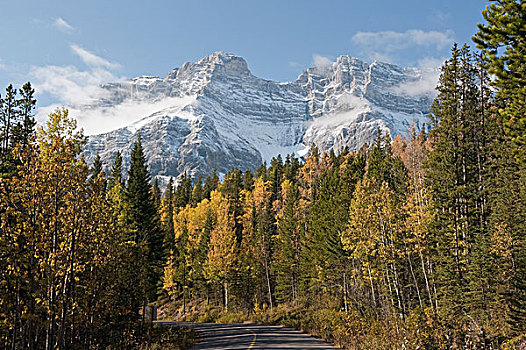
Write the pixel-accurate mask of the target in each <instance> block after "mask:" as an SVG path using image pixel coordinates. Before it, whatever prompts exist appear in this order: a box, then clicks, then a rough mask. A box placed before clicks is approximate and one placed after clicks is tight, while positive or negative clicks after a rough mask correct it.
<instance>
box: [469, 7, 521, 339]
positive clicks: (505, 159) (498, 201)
mask: <svg viewBox="0 0 526 350" xmlns="http://www.w3.org/2000/svg"><path fill="white" fill-rule="evenodd" d="M482 14H483V16H484V19H485V20H486V22H487V23H481V24H479V25H478V27H479V30H478V32H477V33H476V35H475V36H474V37H473V40H474V41H475V43H476V44H477V47H478V48H479V49H481V50H482V53H483V54H484V66H485V67H487V68H488V72H489V73H490V74H493V75H494V76H495V79H494V80H492V85H493V86H494V87H495V88H496V101H495V105H496V109H495V110H494V111H493V114H494V115H495V117H496V120H497V124H500V125H497V127H496V131H497V132H496V133H495V134H493V135H492V136H494V138H493V139H492V140H491V143H493V145H494V147H493V152H492V154H491V168H492V175H491V178H492V180H493V181H492V182H493V183H492V188H491V191H490V206H491V207H492V212H491V214H490V215H491V216H490V222H491V227H492V231H493V232H494V237H496V238H497V242H496V243H502V242H506V241H507V242H510V244H507V247H506V244H504V245H502V244H497V246H499V245H500V246H501V247H500V248H499V249H498V251H501V252H502V254H499V256H500V257H501V258H502V260H500V264H499V266H501V267H504V269H502V270H501V273H500V275H501V276H506V277H504V278H503V282H504V283H503V285H502V286H501V288H500V290H501V292H502V294H503V295H504V296H505V299H506V304H507V309H508V310H509V315H508V317H507V318H508V323H509V325H510V326H511V328H512V330H513V333H514V334H523V333H524V332H525V331H526V283H525V281H526V222H525V220H524V213H525V212H526V200H525V198H526V185H525V183H526V69H525V67H526V53H525V52H526V41H525V40H524V37H525V32H526V30H525V28H526V15H525V14H526V2H525V1H524V0H500V1H494V0H492V1H490V5H488V6H487V7H486V9H485V10H484V11H483V12H482ZM499 129H501V131H502V132H501V133H500V135H499ZM509 266H513V268H512V272H511V274H509V273H507V272H506V267H509ZM508 270H509V268H508Z"/></svg>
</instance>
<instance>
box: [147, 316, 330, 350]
mask: <svg viewBox="0 0 526 350" xmlns="http://www.w3.org/2000/svg"><path fill="white" fill-rule="evenodd" d="M157 323H158V324H162V325H165V326H171V325H175V326H181V327H191V328H193V329H195V330H196V331H197V333H198V335H199V337H200V340H199V343H198V344H197V345H196V346H195V347H194V348H193V349H194V350H223V349H225V350H226V349H240V350H241V349H243V350H247V349H253V350H256V349H258V350H264V349H297V350H299V349H312V350H314V349H316V350H318V349H319V350H322V349H336V348H335V347H333V346H331V345H329V344H327V343H324V342H322V341H320V340H317V339H315V338H314V337H312V336H310V335H307V334H303V333H300V332H298V331H295V330H292V329H290V328H284V327H280V326H263V325H255V324H242V323H191V322H165V321H159V322H157Z"/></svg>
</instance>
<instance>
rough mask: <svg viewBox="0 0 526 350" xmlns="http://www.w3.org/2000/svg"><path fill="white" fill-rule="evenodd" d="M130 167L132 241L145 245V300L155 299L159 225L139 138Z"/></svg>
mask: <svg viewBox="0 0 526 350" xmlns="http://www.w3.org/2000/svg"><path fill="white" fill-rule="evenodd" d="M130 161H131V163H130V170H129V172H128V184H127V187H126V195H127V198H128V201H129V202H130V209H131V213H132V217H133V221H134V226H135V228H136V230H137V231H136V234H135V237H134V240H135V242H136V243H138V244H139V243H142V242H146V244H147V246H148V256H147V267H146V271H145V273H146V274H147V284H146V288H147V295H148V301H150V302H151V301H153V300H155V298H156V290H157V285H158V283H160V277H161V274H162V264H163V256H164V254H163V235H162V232H161V230H160V227H159V218H158V213H157V210H156V206H155V198H154V197H153V194H152V190H151V186H150V181H151V178H150V174H149V172H148V167H147V165H146V158H145V156H144V152H143V148H142V142H141V137H140V136H139V138H138V140H137V141H136V142H135V144H134V145H133V149H132V151H131V160H130Z"/></svg>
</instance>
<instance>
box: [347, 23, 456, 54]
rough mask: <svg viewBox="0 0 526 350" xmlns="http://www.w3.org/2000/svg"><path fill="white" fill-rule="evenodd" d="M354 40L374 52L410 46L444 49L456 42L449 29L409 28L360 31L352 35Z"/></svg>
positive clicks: (392, 50)
mask: <svg viewBox="0 0 526 350" xmlns="http://www.w3.org/2000/svg"><path fill="white" fill-rule="evenodd" d="M352 41H353V42H354V43H355V44H356V45H358V46H360V47H362V48H364V49H366V50H368V51H372V52H380V53H382V52H384V53H389V52H395V51H400V50H405V49H408V48H410V47H425V48H434V49H436V50H442V49H444V48H445V47H448V46H450V45H451V44H452V43H453V42H454V32H453V31H451V30H447V31H444V32H440V31H427V32H426V31H423V30H416V29H412V30H408V31H406V32H394V31H384V32H358V33H356V34H355V35H354V36H353V37H352Z"/></svg>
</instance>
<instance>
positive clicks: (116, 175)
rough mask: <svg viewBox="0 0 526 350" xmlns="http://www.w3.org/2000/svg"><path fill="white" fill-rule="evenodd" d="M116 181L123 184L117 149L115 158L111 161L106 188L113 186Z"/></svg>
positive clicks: (119, 155) (120, 157)
mask: <svg viewBox="0 0 526 350" xmlns="http://www.w3.org/2000/svg"><path fill="white" fill-rule="evenodd" d="M117 183H120V184H121V185H123V186H124V179H123V178H122V156H121V152H119V151H117V153H116V154H115V160H114V161H113V166H112V168H111V172H110V176H109V179H108V189H111V188H113V186H115V185H116V184H117Z"/></svg>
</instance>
